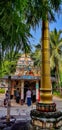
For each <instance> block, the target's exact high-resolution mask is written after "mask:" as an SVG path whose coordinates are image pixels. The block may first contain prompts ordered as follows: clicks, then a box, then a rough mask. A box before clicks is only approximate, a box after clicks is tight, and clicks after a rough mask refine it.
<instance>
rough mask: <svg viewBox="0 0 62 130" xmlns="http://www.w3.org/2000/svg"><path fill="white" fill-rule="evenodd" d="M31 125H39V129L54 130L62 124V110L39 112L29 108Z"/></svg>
mask: <svg viewBox="0 0 62 130" xmlns="http://www.w3.org/2000/svg"><path fill="white" fill-rule="evenodd" d="M30 116H31V119H32V125H33V126H37V127H40V128H41V129H52V128H54V129H55V130H56V129H58V128H60V127H61V126H62V112H60V111H55V112H41V111H38V110H36V109H34V110H31V113H30Z"/></svg>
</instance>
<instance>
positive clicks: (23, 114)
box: [0, 95, 62, 120]
mask: <svg viewBox="0 0 62 130" xmlns="http://www.w3.org/2000/svg"><path fill="white" fill-rule="evenodd" d="M3 100H4V95H0V117H3V116H5V115H7V108H6V107H4V105H3ZM53 102H55V103H56V108H57V110H60V111H62V99H60V98H58V97H53ZM35 108H36V105H34V104H32V105H31V106H30V107H28V106H27V105H26V104H24V105H21V104H17V103H16V102H15V100H11V108H10V114H11V115H15V116H18V120H19V116H20V119H21V120H22V119H27V120H29V119H30V111H31V110H32V109H35Z"/></svg>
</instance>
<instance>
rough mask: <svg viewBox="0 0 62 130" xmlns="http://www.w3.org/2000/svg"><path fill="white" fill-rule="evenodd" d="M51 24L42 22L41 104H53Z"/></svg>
mask: <svg viewBox="0 0 62 130" xmlns="http://www.w3.org/2000/svg"><path fill="white" fill-rule="evenodd" d="M48 25H49V23H48V20H46V21H43V22H42V45H41V46H42V70H41V88H40V103H47V104H49V103H52V84H51V76H50V46H49V27H48Z"/></svg>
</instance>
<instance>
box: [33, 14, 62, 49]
mask: <svg viewBox="0 0 62 130" xmlns="http://www.w3.org/2000/svg"><path fill="white" fill-rule="evenodd" d="M54 28H56V29H57V30H58V31H59V30H62V14H61V15H59V16H56V22H51V23H49V30H50V31H52V30H54ZM31 34H32V35H33V38H31V39H30V42H31V44H32V46H33V50H34V45H36V44H38V43H39V41H40V39H41V26H39V27H37V28H36V31H34V30H33V29H31Z"/></svg>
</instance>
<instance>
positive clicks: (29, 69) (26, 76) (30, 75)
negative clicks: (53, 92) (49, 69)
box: [4, 54, 55, 101]
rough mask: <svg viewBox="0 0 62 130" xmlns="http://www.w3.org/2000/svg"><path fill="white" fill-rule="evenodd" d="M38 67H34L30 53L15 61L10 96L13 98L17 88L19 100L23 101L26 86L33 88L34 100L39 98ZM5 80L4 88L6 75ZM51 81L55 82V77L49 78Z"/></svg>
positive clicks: (6, 80)
mask: <svg viewBox="0 0 62 130" xmlns="http://www.w3.org/2000/svg"><path fill="white" fill-rule="evenodd" d="M40 80H41V75H40V68H36V67H34V62H33V60H32V59H31V57H30V55H25V54H23V55H22V56H21V57H20V58H19V59H18V62H17V65H16V71H15V73H14V75H12V76H11V87H10V95H11V98H15V96H16V90H17V88H18V89H19V93H20V97H21V100H23V101H25V96H26V91H27V89H28V88H30V89H31V91H32V90H35V92H36V101H37V100H38V99H39V89H40ZM4 81H5V82H6V89H7V88H8V76H5V77H4ZM51 81H52V82H55V78H54V77H52V78H51Z"/></svg>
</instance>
